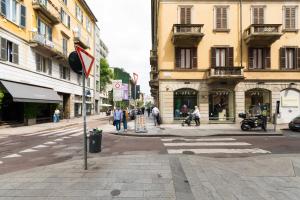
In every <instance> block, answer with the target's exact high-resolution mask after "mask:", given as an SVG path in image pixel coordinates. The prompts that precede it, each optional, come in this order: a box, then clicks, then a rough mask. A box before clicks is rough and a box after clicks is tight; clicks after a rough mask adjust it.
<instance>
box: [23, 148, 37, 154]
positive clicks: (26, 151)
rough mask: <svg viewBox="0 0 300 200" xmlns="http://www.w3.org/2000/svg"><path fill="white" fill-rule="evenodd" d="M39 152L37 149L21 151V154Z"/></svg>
mask: <svg viewBox="0 0 300 200" xmlns="http://www.w3.org/2000/svg"><path fill="white" fill-rule="evenodd" d="M36 151H37V150H35V149H25V150H23V151H20V152H19V153H31V152H36Z"/></svg>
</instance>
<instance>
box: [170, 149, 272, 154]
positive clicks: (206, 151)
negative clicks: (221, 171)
mask: <svg viewBox="0 0 300 200" xmlns="http://www.w3.org/2000/svg"><path fill="white" fill-rule="evenodd" d="M183 152H193V153H195V154H217V153H219V154H242V153H253V154H255V153H257V154H258V153H261V154H266V153H271V152H270V151H266V150H263V149H256V148H255V149H168V153H169V154H182V153H183Z"/></svg>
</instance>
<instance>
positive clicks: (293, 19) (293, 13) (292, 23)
mask: <svg viewBox="0 0 300 200" xmlns="http://www.w3.org/2000/svg"><path fill="white" fill-rule="evenodd" d="M290 9H291V16H290V17H291V18H290V28H292V29H294V28H296V8H295V7H293V8H290Z"/></svg>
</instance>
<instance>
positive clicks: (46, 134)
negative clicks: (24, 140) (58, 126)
mask: <svg viewBox="0 0 300 200" xmlns="http://www.w3.org/2000/svg"><path fill="white" fill-rule="evenodd" d="M76 129H78V128H72V129H65V130H61V131H54V132H48V133H45V134H42V135H40V136H49V135H53V136H54V135H58V134H60V133H65V132H74V131H75V130H76Z"/></svg>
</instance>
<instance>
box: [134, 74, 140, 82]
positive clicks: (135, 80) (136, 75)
mask: <svg viewBox="0 0 300 200" xmlns="http://www.w3.org/2000/svg"><path fill="white" fill-rule="evenodd" d="M138 78H139V75H138V74H136V73H133V81H134V83H135V84H136V83H137V81H138Z"/></svg>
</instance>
